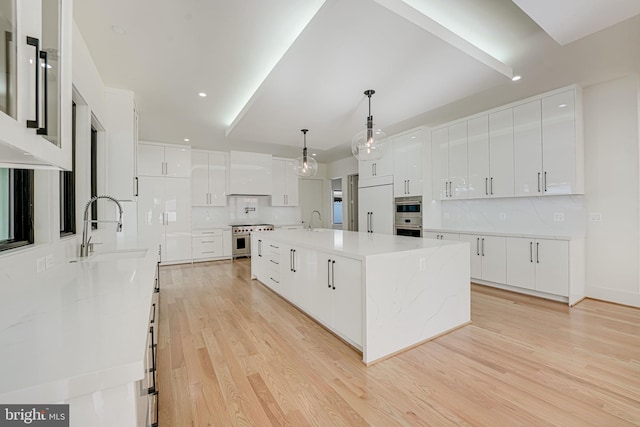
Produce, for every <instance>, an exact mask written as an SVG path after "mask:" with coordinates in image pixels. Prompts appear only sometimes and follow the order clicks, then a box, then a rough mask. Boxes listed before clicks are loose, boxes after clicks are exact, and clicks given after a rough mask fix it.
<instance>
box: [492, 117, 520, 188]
mask: <svg viewBox="0 0 640 427" xmlns="http://www.w3.org/2000/svg"><path fill="white" fill-rule="evenodd" d="M489 170H490V176H489V181H488V186H489V196H492V197H513V194H514V191H513V180H514V167H513V109H512V108H507V109H505V110H501V111H497V112H495V113H491V114H489Z"/></svg>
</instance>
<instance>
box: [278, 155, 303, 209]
mask: <svg viewBox="0 0 640 427" xmlns="http://www.w3.org/2000/svg"><path fill="white" fill-rule="evenodd" d="M293 162H294V160H292V159H276V158H274V159H273V161H272V165H273V172H272V178H273V186H272V191H273V192H272V194H271V206H298V175H296V174H295V172H294V171H293V165H292V163H293Z"/></svg>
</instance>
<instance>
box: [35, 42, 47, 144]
mask: <svg viewBox="0 0 640 427" xmlns="http://www.w3.org/2000/svg"><path fill="white" fill-rule="evenodd" d="M39 56H40V59H44V68H43V73H44V77H43V79H42V86H43V88H42V103H43V105H44V114H43V115H44V117H43V118H42V123H44V126H43V127H41V128H38V130H37V131H36V133H37V134H38V135H48V131H47V123H48V122H49V120H48V116H49V102H48V101H49V95H48V93H47V92H48V83H47V74H48V72H47V68H49V59H48V56H47V52H46V51H44V50H41V51H40V55H39Z"/></svg>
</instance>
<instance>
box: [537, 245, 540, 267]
mask: <svg viewBox="0 0 640 427" xmlns="http://www.w3.org/2000/svg"><path fill="white" fill-rule="evenodd" d="M536 264H540V242H536Z"/></svg>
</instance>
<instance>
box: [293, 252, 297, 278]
mask: <svg viewBox="0 0 640 427" xmlns="http://www.w3.org/2000/svg"><path fill="white" fill-rule="evenodd" d="M296 271H298V269H297V268H296V250H295V249H294V250H293V272H294V273H295V272H296Z"/></svg>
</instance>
